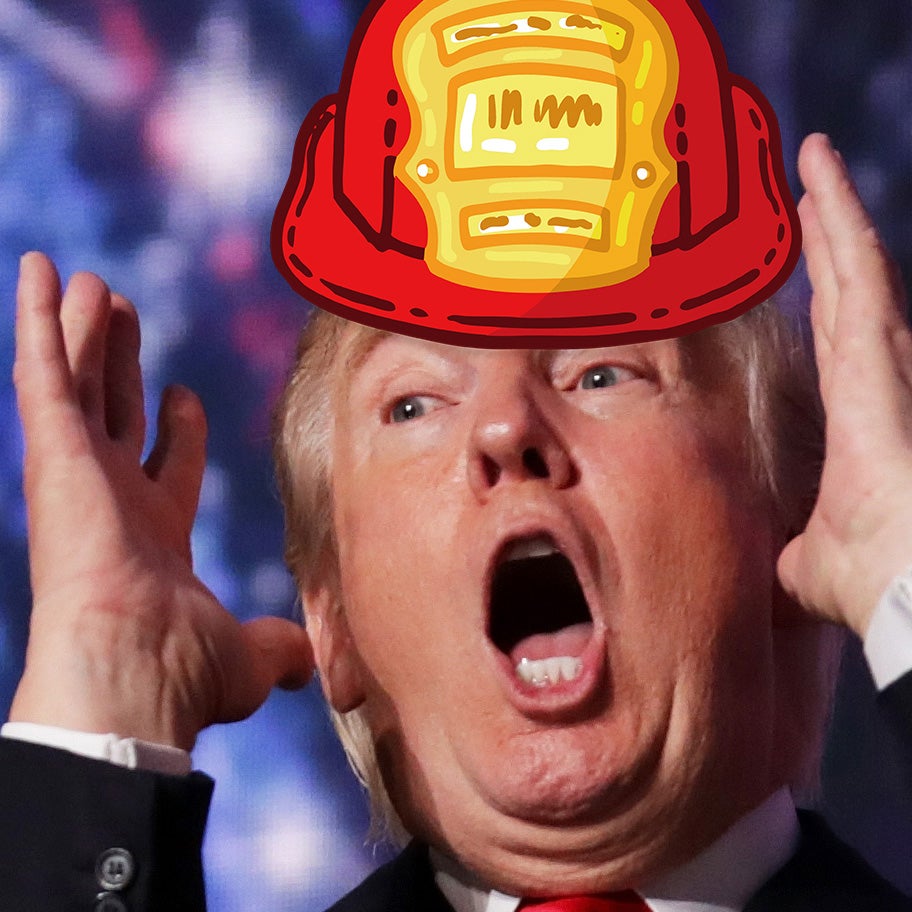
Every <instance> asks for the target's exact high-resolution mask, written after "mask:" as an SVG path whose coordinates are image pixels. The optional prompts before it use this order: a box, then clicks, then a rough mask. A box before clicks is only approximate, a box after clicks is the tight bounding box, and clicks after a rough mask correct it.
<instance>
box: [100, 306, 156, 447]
mask: <svg viewBox="0 0 912 912" xmlns="http://www.w3.org/2000/svg"><path fill="white" fill-rule="evenodd" d="M139 345H140V333H139V317H138V316H137V314H136V309H135V308H134V307H133V305H132V304H131V303H130V302H129V301H128V300H127V299H126V298H125V297H123V296H122V295H119V294H112V295H111V316H110V320H109V323H108V339H107V350H106V352H105V363H104V403H105V425H106V427H107V430H108V435H109V436H110V437H111V439H112V440H123V441H125V442H127V443H128V444H129V445H130V446H131V447H132V448H133V449H134V450H135V451H136V455H137V457H138V456H139V454H140V453H141V452H142V448H143V443H144V441H145V434H146V417H145V410H144V408H143V385H142V372H141V370H140V367H139Z"/></svg>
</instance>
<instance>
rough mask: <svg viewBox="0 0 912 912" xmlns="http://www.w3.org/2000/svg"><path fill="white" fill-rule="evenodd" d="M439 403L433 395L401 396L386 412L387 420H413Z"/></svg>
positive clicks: (396, 422)
mask: <svg viewBox="0 0 912 912" xmlns="http://www.w3.org/2000/svg"><path fill="white" fill-rule="evenodd" d="M440 404H441V403H440V400H439V399H437V398H436V397H435V396H403V397H402V398H401V399H397V400H396V401H395V402H394V403H393V405H392V407H391V408H390V410H389V413H388V415H389V417H388V421H389V423H390V424H403V423H405V422H406V421H414V420H415V419H416V418H423V417H424V416H425V415H427V414H428V412H432V411H434V409H436V408H439V407H440Z"/></svg>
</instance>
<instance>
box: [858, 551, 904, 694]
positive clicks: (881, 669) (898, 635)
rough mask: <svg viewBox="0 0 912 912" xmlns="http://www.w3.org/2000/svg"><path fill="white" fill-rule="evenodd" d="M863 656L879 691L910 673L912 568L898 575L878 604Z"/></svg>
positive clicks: (865, 641)
mask: <svg viewBox="0 0 912 912" xmlns="http://www.w3.org/2000/svg"><path fill="white" fill-rule="evenodd" d="M864 654H865V658H866V659H867V660H868V665H869V666H870V669H871V675H872V676H873V678H874V683H875V684H876V685H877V689H878V690H886V689H887V688H888V687H889V686H890V685H891V684H893V683H894V682H895V681H898V680H899V679H900V678H902V677H904V676H905V675H906V674H908V673H909V672H910V671H912V568H909V570H908V571H906V572H905V573H903V574H901V575H900V576H897V577H896V578H895V579H894V580H893V582H892V583H890V585H889V587H888V588H887V591H886V592H885V593H884V594H883V596H882V597H881V599H880V601H879V602H878V603H877V607H876V608H875V609H874V614H873V615H872V616H871V623H870V625H869V626H868V633H867V635H866V636H865V639H864Z"/></svg>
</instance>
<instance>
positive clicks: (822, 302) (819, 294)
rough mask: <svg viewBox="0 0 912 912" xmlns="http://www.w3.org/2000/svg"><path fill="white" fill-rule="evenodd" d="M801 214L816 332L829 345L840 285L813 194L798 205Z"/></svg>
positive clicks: (812, 313) (805, 197)
mask: <svg viewBox="0 0 912 912" xmlns="http://www.w3.org/2000/svg"><path fill="white" fill-rule="evenodd" d="M798 214H799V215H800V217H801V234H802V237H803V249H804V259H805V263H806V264H807V271H808V277H809V278H810V280H811V288H812V290H813V299H812V311H811V319H812V320H813V321H814V330H815V333H816V332H817V331H818V330H819V331H820V333H821V335H822V337H823V338H822V341H826V342H828V343H829V342H830V341H831V340H832V337H833V330H834V318H835V312H836V305H837V303H838V301H839V285H838V283H837V281H836V273H835V270H834V269H833V261H832V260H831V259H830V248H829V244H828V243H827V239H826V235H825V234H824V232H823V227H822V226H821V224H820V218H819V217H818V215H817V209H816V207H815V205H814V201H813V200H812V199H811V197H810V196H809V195H807V194H805V196H804V197H803V198H802V200H801V202H800V203H799V204H798Z"/></svg>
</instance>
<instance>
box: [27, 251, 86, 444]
mask: <svg viewBox="0 0 912 912" xmlns="http://www.w3.org/2000/svg"><path fill="white" fill-rule="evenodd" d="M59 313H60V279H59V277H58V276H57V270H56V269H55V268H54V264H53V263H52V262H51V261H50V260H49V259H48V258H47V257H46V256H45V255H44V254H42V253H27V254H26V255H25V256H24V257H22V261H21V263H20V267H19V285H18V288H17V290H16V364H15V367H14V369H13V376H14V380H15V382H16V387H17V390H18V396H19V406H20V411H21V412H22V418H23V422H25V423H27V422H28V420H29V419H30V418H31V416H32V415H34V414H36V413H37V412H39V411H41V410H42V409H43V408H44V407H45V406H46V405H47V404H48V403H50V402H55V401H57V402H60V401H66V400H68V399H69V398H70V394H71V388H72V387H71V380H70V371H69V367H68V365H67V361H66V352H65V350H64V346H63V334H62V332H61V330H60V319H59ZM28 430H29V428H28V427H27V428H26V432H28Z"/></svg>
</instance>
